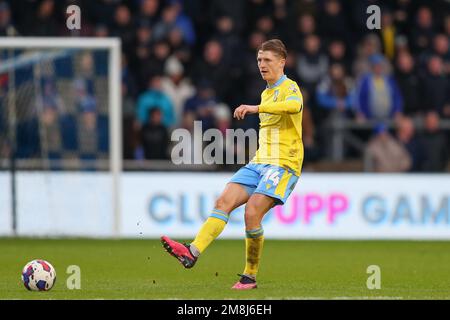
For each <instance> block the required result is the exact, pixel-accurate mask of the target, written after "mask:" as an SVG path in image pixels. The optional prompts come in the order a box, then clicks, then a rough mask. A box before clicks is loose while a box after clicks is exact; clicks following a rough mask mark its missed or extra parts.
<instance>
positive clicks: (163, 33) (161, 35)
mask: <svg viewBox="0 0 450 320" xmlns="http://www.w3.org/2000/svg"><path fill="white" fill-rule="evenodd" d="M182 9H183V8H182V4H181V2H179V1H173V3H172V4H171V5H169V6H168V7H166V8H165V9H164V10H163V12H162V19H161V20H160V21H159V22H158V23H157V24H156V25H155V28H154V35H155V39H156V40H163V39H166V38H167V36H168V34H169V33H170V31H172V29H173V28H178V29H180V30H181V31H182V34H183V40H184V41H185V42H186V43H187V44H188V45H191V46H192V45H194V43H195V31H194V28H193V26H192V21H191V19H190V18H189V17H188V16H186V15H185V14H184V13H183V11H182Z"/></svg>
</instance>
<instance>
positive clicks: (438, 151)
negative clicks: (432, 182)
mask: <svg viewBox="0 0 450 320" xmlns="http://www.w3.org/2000/svg"><path fill="white" fill-rule="evenodd" d="M420 142H421V148H422V154H423V161H422V163H421V166H420V167H421V169H422V171H425V172H442V171H445V170H446V168H447V165H448V157H449V151H448V141H447V138H446V136H445V134H444V133H443V132H441V131H440V130H439V115H438V113H437V112H433V111H432V112H428V113H427V115H426V116H425V131H424V133H423V134H422V136H421V140H420Z"/></svg>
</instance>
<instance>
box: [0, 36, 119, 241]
mask: <svg viewBox="0 0 450 320" xmlns="http://www.w3.org/2000/svg"><path fill="white" fill-rule="evenodd" d="M13 49H82V50H83V49H104V50H107V51H108V103H109V105H108V108H109V110H108V115H109V117H108V119H109V169H110V173H111V174H112V186H111V187H112V190H111V192H112V210H113V212H114V217H113V220H114V223H113V224H114V235H115V236H116V237H117V236H119V233H120V230H119V226H120V219H121V201H120V199H121V192H120V175H121V172H122V119H121V118H122V100H121V99H122V96H121V41H120V39H119V38H86V37H76V38H56V37H9V38H7V37H3V38H0V50H13ZM8 68H14V66H9V67H8V65H4V66H3V70H2V71H3V72H7V71H8Z"/></svg>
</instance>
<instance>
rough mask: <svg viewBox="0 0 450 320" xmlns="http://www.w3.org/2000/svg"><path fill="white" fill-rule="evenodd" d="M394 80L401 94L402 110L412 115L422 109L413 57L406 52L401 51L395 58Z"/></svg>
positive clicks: (420, 88)
mask: <svg viewBox="0 0 450 320" xmlns="http://www.w3.org/2000/svg"><path fill="white" fill-rule="evenodd" d="M395 70H396V74H395V77H396V80H397V82H398V86H399V88H400V91H401V93H402V96H403V101H404V107H403V111H404V113H405V114H407V115H414V114H417V113H419V112H420V111H421V110H422V109H423V105H422V99H421V96H422V92H421V90H422V86H421V83H420V79H419V76H418V75H417V72H416V69H415V62H414V58H413V57H412V56H411V54H409V53H408V52H402V53H400V54H399V55H398V56H397V59H396V68H395Z"/></svg>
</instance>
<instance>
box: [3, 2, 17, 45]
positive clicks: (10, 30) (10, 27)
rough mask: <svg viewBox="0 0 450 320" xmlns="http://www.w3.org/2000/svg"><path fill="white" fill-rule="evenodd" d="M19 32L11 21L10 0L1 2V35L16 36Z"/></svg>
mask: <svg viewBox="0 0 450 320" xmlns="http://www.w3.org/2000/svg"><path fill="white" fill-rule="evenodd" d="M18 35H19V32H18V31H17V30H16V27H15V26H14V24H13V23H12V21H11V10H10V8H9V4H8V2H3V1H2V2H0V36H2V37H4V36H7V37H14V36H18Z"/></svg>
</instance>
